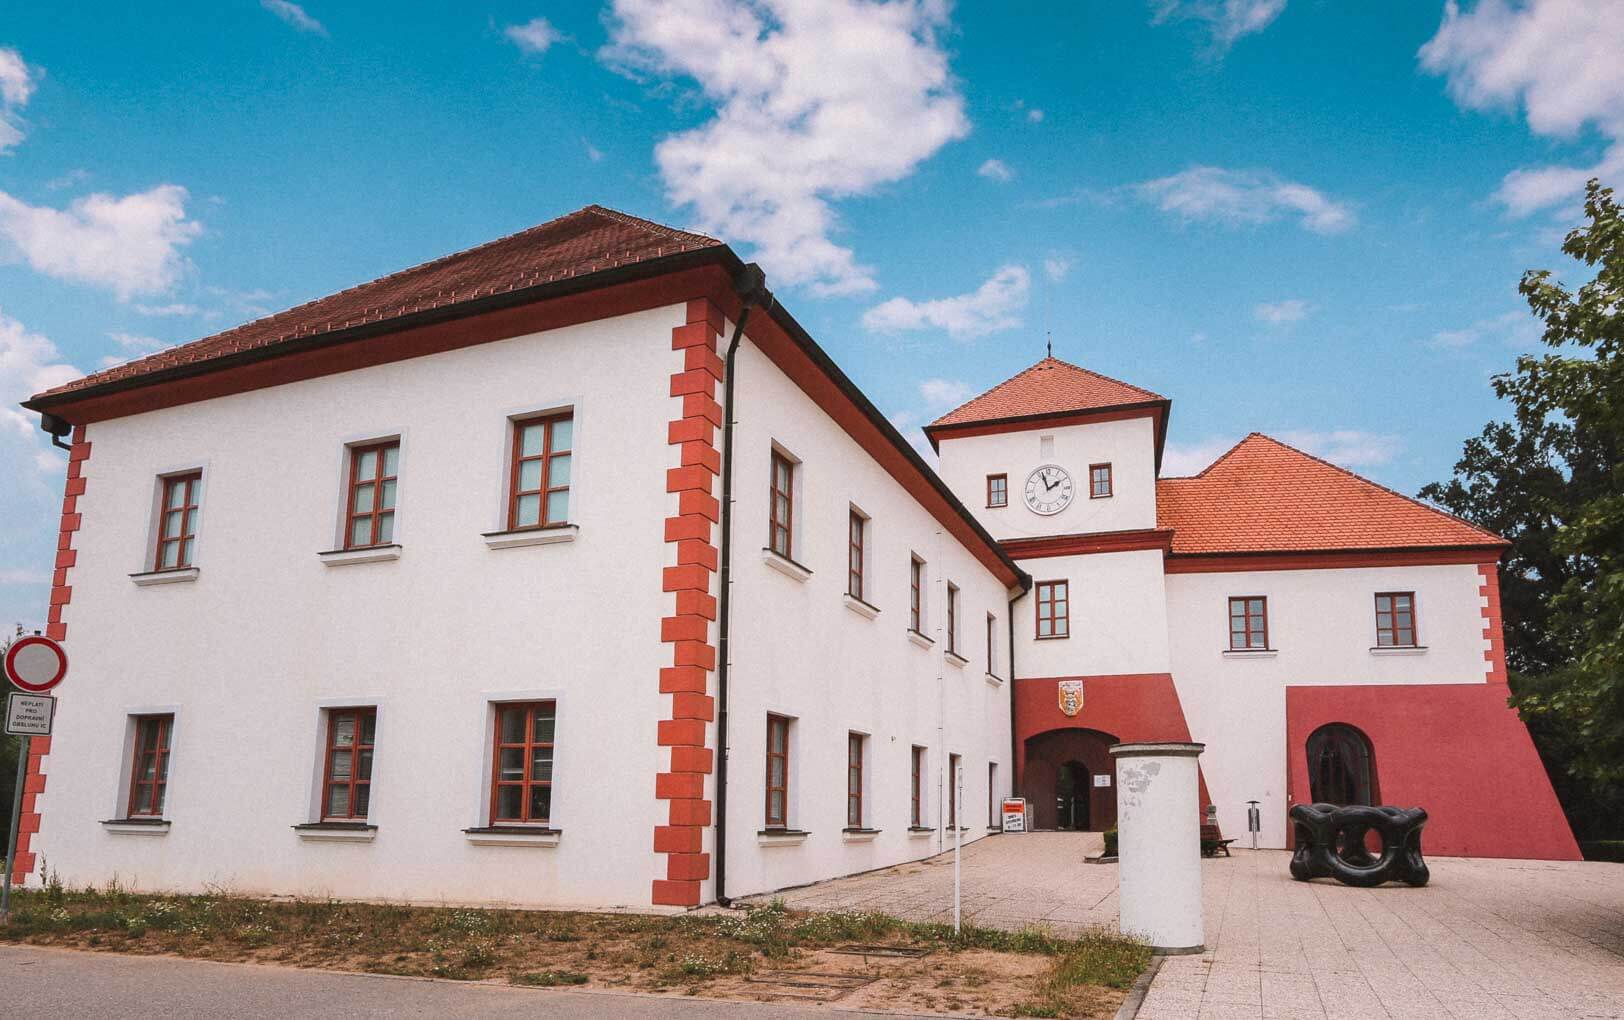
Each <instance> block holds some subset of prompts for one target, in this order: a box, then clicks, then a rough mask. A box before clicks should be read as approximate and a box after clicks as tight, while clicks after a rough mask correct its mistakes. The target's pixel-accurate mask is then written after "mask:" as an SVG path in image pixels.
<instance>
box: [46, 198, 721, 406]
mask: <svg viewBox="0 0 1624 1020" xmlns="http://www.w3.org/2000/svg"><path fill="white" fill-rule="evenodd" d="M721 245H722V242H721V241H718V240H716V239H715V238H713V237H706V236H705V235H703V234H691V233H688V232H687V231H683V230H675V229H673V228H671V227H666V226H662V225H660V224H658V223H653V222H650V221H649V220H644V219H639V218H638V217H636V216H628V215H626V214H625V213H622V212H616V211H615V210H613V209H606V208H604V207H603V206H600V205H589V206H587V207H586V208H584V209H577V210H576V211H575V212H572V213H569V214H568V215H565V216H560V217H559V218H557V219H555V220H549V221H548V222H546V223H543V224H541V225H540V226H535V227H531V228H530V229H528V230H521V231H520V232H518V233H517V234H509V235H508V236H507V237H502V238H498V239H497V240H495V241H490V242H487V243H485V244H482V245H479V246H478V247H476V248H469V249H467V250H466V251H460V252H457V253H456V254H453V255H446V256H444V257H443V258H438V259H435V260H434V261H432V262H425V263H423V264H422V265H420V266H414V267H412V268H411V269H405V270H402V271H400V272H398V273H392V274H390V275H388V276H384V277H381V278H379V279H376V280H373V281H372V282H371V283H363V284H361V285H360V286H358V287H351V288H350V289H348V290H342V291H339V292H338V293H337V294H331V295H329V296H327V297H324V298H320V299H318V300H315V301H311V302H309V303H307V304H302V305H299V306H297V307H294V308H289V309H288V310H286V311H283V312H277V313H276V314H275V315H269V316H266V317H265V318H263V319H256V320H254V321H253V322H249V323H246V324H244V325H241V326H237V327H235V328H233V329H228V330H226V331H225V332H224V333H216V334H214V335H213V336H209V337H204V338H203V339H201V340H194V341H192V342H191V343H187V344H182V345H180V346H179V347H171V348H169V349H168V350H164V351H160V352H158V353H157V354H153V355H151V356H149V357H145V358H141V359H138V360H136V361H131V362H128V363H126V364H123V365H115V366H113V367H112V368H108V369H103V370H102V371H100V372H94V373H92V374H90V375H87V376H85V377H83V378H81V379H76V380H74V381H73V382H70V383H67V384H65V385H62V386H58V387H56V388H55V389H51V390H47V391H45V393H42V394H39V395H38V396H49V395H53V394H61V393H69V392H73V391H76V390H83V389H88V388H90V387H93V386H98V385H100V384H102V383H110V382H116V381H121V380H125V379H134V378H137V377H139V376H143V375H148V374H151V373H154V372H159V371H162V370H164V369H169V368H176V367H179V366H182V365H195V364H198V363H201V362H207V361H210V360H212V359H214V358H221V357H225V356H227V355H231V354H237V353H240V352H242V351H247V350H253V349H256V348H264V347H273V346H275V345H277V344H279V343H284V342H286V341H289V340H294V339H302V338H305V337H312V336H319V335H321V334H323V333H330V332H334V331H337V330H341V329H345V328H348V327H351V326H357V325H361V324H362V323H373V322H384V321H387V320H389V319H395V318H399V317H402V316H405V315H409V314H411V313H414V312H421V311H426V310H428V309H431V308H444V307H447V306H451V305H456V304H459V303H462V302H465V301H471V300H473V299H475V298H483V297H489V296H490V295H492V294H501V293H505V292H508V291H513V290H519V289H522V288H525V287H531V286H535V285H538V284H544V283H550V282H553V281H556V280H564V279H569V278H573V277H580V276H586V275H589V274H591V273H596V272H601V271H603V270H607V269H613V268H615V267H617V266H625V265H630V264H632V263H637V262H647V261H650V260H653V259H658V258H662V257H665V256H668V255H675V254H677V253H679V252H686V251H693V250H696V249H700V248H715V247H720V246H721Z"/></svg>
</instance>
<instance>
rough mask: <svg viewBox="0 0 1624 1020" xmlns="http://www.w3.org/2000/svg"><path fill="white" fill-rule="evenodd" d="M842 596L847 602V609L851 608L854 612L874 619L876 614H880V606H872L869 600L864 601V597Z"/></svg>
mask: <svg viewBox="0 0 1624 1020" xmlns="http://www.w3.org/2000/svg"><path fill="white" fill-rule="evenodd" d="M840 598H841V599H842V601H844V602H845V603H846V608H847V609H850V610H851V611H852V612H854V613H856V614H857V615H858V616H861V617H863V618H864V619H868V620H872V619H874V618H875V617H876V616H879V615H880V607H879V606H871V605H869V604H868V603H867V602H864V601H863V600H862V599H860V598H858V597H857V596H856V595H842V596H840Z"/></svg>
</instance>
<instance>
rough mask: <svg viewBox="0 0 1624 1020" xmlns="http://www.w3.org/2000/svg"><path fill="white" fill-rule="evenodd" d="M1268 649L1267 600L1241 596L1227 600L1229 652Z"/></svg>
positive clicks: (1261, 597)
mask: <svg viewBox="0 0 1624 1020" xmlns="http://www.w3.org/2000/svg"><path fill="white" fill-rule="evenodd" d="M1268 647H1269V600H1268V599H1267V598H1264V597H1263V596H1261V595H1242V596H1237V597H1234V598H1231V599H1230V600H1229V650H1230V651H1232V652H1255V651H1263V650H1266V649H1267V648H1268Z"/></svg>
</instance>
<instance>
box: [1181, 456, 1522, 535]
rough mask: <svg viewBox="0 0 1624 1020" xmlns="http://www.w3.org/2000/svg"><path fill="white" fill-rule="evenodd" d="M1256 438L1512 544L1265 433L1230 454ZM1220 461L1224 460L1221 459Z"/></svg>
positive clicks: (1477, 526) (1466, 521) (1485, 529)
mask: <svg viewBox="0 0 1624 1020" xmlns="http://www.w3.org/2000/svg"><path fill="white" fill-rule="evenodd" d="M1254 438H1256V439H1262V440H1264V441H1265V442H1270V443H1273V444H1274V445H1276V446H1278V447H1280V448H1282V449H1285V450H1290V451H1291V452H1292V453H1295V454H1298V455H1299V456H1303V457H1307V458H1308V459H1309V460H1311V461H1314V462H1315V463H1316V464H1323V465H1325V466H1326V467H1328V468H1330V469H1331V470H1332V471H1336V472H1338V473H1340V474H1344V475H1347V476H1348V477H1349V478H1352V479H1354V480H1355V481H1360V482H1364V483H1365V484H1366V485H1369V486H1371V487H1373V488H1376V489H1380V490H1381V491H1382V492H1385V493H1387V494H1388V495H1390V496H1397V497H1398V498H1399V499H1402V500H1404V501H1405V502H1406V503H1409V504H1411V505H1413V506H1418V507H1420V508H1421V509H1423V510H1428V511H1431V512H1432V513H1435V514H1438V515H1440V516H1443V517H1448V518H1449V519H1451V520H1454V521H1458V522H1459V523H1461V524H1464V525H1466V526H1467V527H1468V528H1471V529H1472V530H1473V531H1476V532H1478V533H1479V534H1482V535H1487V536H1488V537H1490V538H1492V539H1494V540H1495V541H1497V542H1502V543H1505V544H1507V545H1509V544H1510V542H1509V541H1507V539H1506V538H1505V537H1504V536H1502V535H1496V534H1495V533H1494V532H1492V531H1490V530H1488V529H1487V528H1484V527H1481V526H1479V525H1476V524H1473V523H1472V522H1471V521H1469V520H1467V519H1466V518H1464V517H1461V516H1460V515H1458V514H1452V513H1450V512H1449V511H1448V510H1444V509H1441V508H1439V507H1436V506H1433V505H1432V504H1431V503H1424V502H1422V501H1421V500H1419V499H1416V498H1415V497H1413V496H1406V495H1405V494H1404V493H1402V492H1399V491H1398V490H1397V489H1393V488H1389V487H1388V486H1385V485H1383V484H1382V483H1380V482H1378V481H1373V480H1372V479H1369V478H1366V477H1365V476H1364V475H1361V474H1359V473H1358V472H1356V471H1350V470H1348V469H1347V468H1345V467H1343V466H1341V465H1340V464H1333V463H1331V462H1330V461H1328V460H1326V459H1325V458H1324V457H1316V456H1315V455H1314V454H1312V453H1309V452H1308V451H1307V450H1301V449H1298V448H1297V447H1295V446H1292V445H1291V444H1290V443H1288V442H1286V441H1285V440H1282V439H1276V438H1274V437H1273V436H1271V435H1268V434H1266V433H1263V432H1252V433H1248V434H1247V436H1246V438H1245V439H1243V440H1241V441H1240V443H1236V444H1235V448H1234V449H1232V450H1230V453H1234V452H1235V449H1239V448H1240V446H1241V444H1242V443H1246V442H1249V441H1250V440H1252V439H1254ZM1224 456H1225V457H1227V456H1229V454H1227V453H1226V454H1225V455H1224ZM1220 459H1222V458H1220ZM1217 463H1218V461H1213V462H1212V464H1209V465H1207V467H1208V468H1209V469H1210V468H1211V467H1213V465H1215V464H1217ZM1203 474H1205V472H1203Z"/></svg>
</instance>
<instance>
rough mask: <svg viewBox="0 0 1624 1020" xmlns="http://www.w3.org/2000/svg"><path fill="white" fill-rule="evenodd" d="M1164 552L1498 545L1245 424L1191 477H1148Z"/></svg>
mask: <svg viewBox="0 0 1624 1020" xmlns="http://www.w3.org/2000/svg"><path fill="white" fill-rule="evenodd" d="M1156 525H1157V527H1161V528H1172V529H1173V554H1174V555H1179V554H1181V553H1183V554H1190V553H1196V554H1199V553H1251V552H1319V551H1340V550H1354V549H1419V548H1439V547H1458V546H1498V545H1504V544H1505V540H1504V539H1502V538H1500V537H1499V536H1498V535H1495V534H1493V533H1491V532H1488V531H1485V530H1483V529H1482V528H1479V527H1476V526H1475V525H1471V524H1468V523H1466V522H1465V521H1463V520H1461V519H1460V518H1458V517H1455V516H1452V515H1450V514H1447V513H1444V512H1443V511H1442V510H1436V509H1434V508H1432V507H1430V506H1427V505H1426V504H1425V503H1421V502H1418V501H1416V500H1413V499H1410V498H1409V497H1408V496H1402V495H1400V494H1399V493H1397V492H1394V491H1393V490H1391V489H1387V488H1383V487H1382V486H1380V485H1377V484H1376V483H1375V482H1372V481H1368V480H1367V479H1364V478H1360V477H1359V476H1358V475H1356V474H1354V473H1353V472H1351V471H1345V470H1343V469H1342V468H1339V467H1337V466H1336V465H1334V464H1330V463H1327V462H1326V461H1323V460H1320V459H1319V458H1318V457H1313V456H1310V455H1309V454H1306V453H1304V452H1302V451H1301V450H1298V449H1295V448H1294V447H1290V446H1287V445H1286V444H1285V443H1282V442H1280V441H1279V440H1277V439H1270V438H1269V437H1268V436H1265V435H1263V434H1261V433H1258V432H1254V433H1252V434H1251V435H1249V436H1247V437H1246V438H1245V439H1243V440H1241V441H1240V443H1238V444H1237V445H1236V446H1235V447H1234V448H1233V449H1231V450H1230V451H1229V452H1228V453H1226V454H1224V455H1223V456H1222V457H1219V458H1218V459H1217V460H1216V461H1213V462H1212V463H1211V464H1210V465H1208V466H1207V468H1206V469H1205V470H1204V471H1202V472H1201V473H1200V474H1198V475H1195V476H1194V477H1191V478H1163V479H1160V480H1159V481H1158V482H1157V483H1156Z"/></svg>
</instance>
